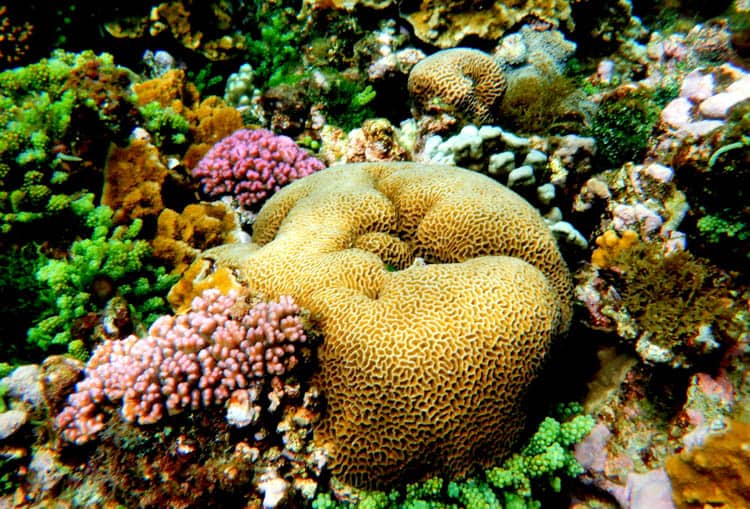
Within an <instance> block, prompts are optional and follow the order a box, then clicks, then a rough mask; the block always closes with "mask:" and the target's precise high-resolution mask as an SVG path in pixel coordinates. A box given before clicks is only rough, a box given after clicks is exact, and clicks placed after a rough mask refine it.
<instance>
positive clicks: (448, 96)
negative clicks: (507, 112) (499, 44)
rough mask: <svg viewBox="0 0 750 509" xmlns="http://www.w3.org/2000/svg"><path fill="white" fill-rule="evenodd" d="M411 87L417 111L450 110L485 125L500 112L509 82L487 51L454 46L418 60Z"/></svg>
mask: <svg viewBox="0 0 750 509" xmlns="http://www.w3.org/2000/svg"><path fill="white" fill-rule="evenodd" d="M408 87H409V94H410V95H411V97H412V100H413V101H414V106H415V107H416V109H417V112H418V113H422V114H424V113H430V112H432V113H435V112H441V111H445V110H447V112H448V113H451V114H454V115H455V114H459V115H465V116H466V117H468V118H467V120H470V121H475V122H479V123H480V124H486V123H490V122H492V121H493V120H495V119H496V117H497V114H498V113H499V108H500V101H501V99H502V97H503V93H504V92H505V88H506V81H505V76H504V74H503V69H502V67H501V66H500V64H499V63H498V62H497V61H496V60H495V59H494V58H492V57H491V56H490V55H488V54H487V53H484V52H483V51H479V50H476V49H469V48H452V49H447V50H442V51H438V52H437V53H434V54H432V55H430V56H429V57H427V58H425V59H424V60H422V61H420V62H419V63H417V65H415V66H414V67H413V68H412V70H411V72H410V73H409V82H408Z"/></svg>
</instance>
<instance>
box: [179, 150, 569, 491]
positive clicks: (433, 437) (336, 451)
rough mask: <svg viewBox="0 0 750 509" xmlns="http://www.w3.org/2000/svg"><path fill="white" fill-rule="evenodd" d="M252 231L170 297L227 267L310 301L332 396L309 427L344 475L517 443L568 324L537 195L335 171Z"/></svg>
mask: <svg viewBox="0 0 750 509" xmlns="http://www.w3.org/2000/svg"><path fill="white" fill-rule="evenodd" d="M253 241H254V242H253V243H246V244H230V245H225V246H220V247H217V248H213V249H210V250H207V251H206V252H204V253H203V255H202V258H200V259H199V260H198V261H196V262H195V263H194V264H193V265H192V266H191V267H190V268H189V269H188V270H187V272H186V273H185V275H184V276H183V279H182V281H181V282H180V283H178V284H177V285H175V287H173V289H172V292H171V293H170V300H171V301H172V303H173V305H175V306H177V307H184V305H186V304H187V303H188V302H189V299H190V298H191V296H192V295H193V292H194V291H195V288H198V287H204V286H205V285H206V283H207V282H210V281H211V278H212V277H213V275H212V274H222V273H223V274H226V271H227V270H229V271H230V272H233V273H234V274H236V275H237V278H238V279H239V281H240V282H241V283H242V284H243V285H244V286H245V287H247V288H249V290H250V291H251V292H255V293H258V294H262V295H263V296H264V297H265V298H276V297H277V296H279V295H291V296H292V297H293V298H294V299H295V301H296V302H297V303H298V304H299V305H300V306H302V307H304V308H306V309H309V310H310V311H311V313H312V316H313V317H314V318H315V319H316V320H317V321H318V323H319V326H320V330H321V332H322V334H323V337H324V342H323V344H322V346H321V347H320V349H319V361H320V372H319V374H318V375H317V380H316V381H317V383H318V384H319V385H320V387H321V388H322V389H323V391H324V394H325V396H326V399H327V414H326V416H325V417H324V418H323V419H322V421H321V423H320V425H319V426H318V428H317V429H316V430H315V432H316V435H315V436H316V441H318V443H320V444H326V446H327V447H328V448H329V450H330V452H331V455H332V468H333V471H334V473H335V474H336V475H337V476H338V477H339V478H341V479H343V480H345V481H347V482H350V483H353V484H356V485H360V486H378V485H384V484H387V483H389V482H390V481H393V480H395V479H397V478H398V477H400V476H402V475H404V473H405V472H409V471H411V470H418V469H419V470H426V471H432V472H439V473H445V474H449V475H455V474H461V473H464V472H467V471H468V470H469V469H470V468H471V467H472V466H473V465H475V464H476V463H480V464H484V465H489V464H491V463H492V462H493V461H494V460H495V459H496V458H497V457H498V456H503V455H507V454H508V453H509V452H511V450H512V447H513V445H514V443H515V442H516V440H517V438H518V437H519V434H520V432H521V430H522V429H523V426H524V411H523V407H524V405H525V401H524V396H525V395H526V392H527V388H528V386H529V384H530V383H531V382H532V381H533V380H534V379H535V377H536V375H537V374H538V372H539V369H540V368H541V366H542V363H543V360H544V357H545V355H546V353H547V351H548V348H549V346H550V343H551V341H552V340H553V338H554V337H555V336H556V335H558V334H560V333H563V332H564V331H566V330H567V328H568V326H569V323H570V318H571V281H570V274H569V272H568V269H567V267H566V265H565V263H564V261H563V260H562V258H561V256H560V253H559V251H558V249H557V246H556V244H555V241H554V239H553V237H552V236H551V234H550V232H549V229H548V228H547V226H546V225H545V223H544V221H543V220H542V218H541V217H540V216H539V214H538V213H537V211H536V210H535V209H534V208H532V207H531V205H529V204H528V203H527V202H525V201H524V200H523V199H522V198H521V197H519V196H518V195H516V194H515V193H513V192H512V191H510V190H508V189H507V188H505V187H503V186H502V185H500V184H498V183H496V182H495V181H493V180H491V179H489V178H487V177H485V176H482V175H480V174H477V173H474V172H471V171H468V170H464V169H460V168H454V167H450V166H437V165H422V164H416V163H382V164H381V163H361V164H347V165H336V166H334V167H331V168H329V169H326V170H322V171H320V172H318V173H315V174H312V175H310V176H308V177H305V178H304V179H301V180H299V181H297V182H294V183H292V184H290V185H289V186H287V187H286V188H284V189H283V190H282V191H280V192H279V193H277V194H276V195H274V197H272V198H271V199H270V200H269V201H268V202H267V203H266V205H265V206H264V207H263V209H261V211H260V213H259V215H258V218H257V221H256V223H255V230H254V235H253ZM407 255H408V256H407ZM394 269H396V270H394Z"/></svg>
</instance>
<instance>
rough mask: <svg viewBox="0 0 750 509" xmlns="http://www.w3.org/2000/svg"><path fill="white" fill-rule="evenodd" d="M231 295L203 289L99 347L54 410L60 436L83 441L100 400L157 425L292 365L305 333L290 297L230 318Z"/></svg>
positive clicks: (98, 423)
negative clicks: (146, 325)
mask: <svg viewBox="0 0 750 509" xmlns="http://www.w3.org/2000/svg"><path fill="white" fill-rule="evenodd" d="M236 304H237V296H236V294H230V295H221V293H220V292H219V291H218V290H206V291H205V292H204V293H203V295H202V296H200V297H196V298H195V299H193V302H192V304H191V309H190V311H189V312H188V313H186V314H184V315H179V316H176V317H175V316H162V317H161V318H159V319H157V320H156V321H155V322H154V324H153V325H152V326H151V328H150V329H149V334H148V336H146V337H144V338H138V337H136V336H129V337H127V338H125V339H122V340H114V341H106V342H105V343H103V344H102V345H101V346H99V347H97V348H96V349H95V350H94V352H93V354H92V356H91V359H90V360H89V362H88V364H87V365H86V378H84V380H83V381H81V382H79V383H78V384H77V385H76V391H75V393H73V394H72V395H71V396H70V398H69V399H68V406H66V407H65V409H63V411H62V412H61V413H60V415H58V416H57V419H56V424H57V427H58V428H59V429H60V430H61V434H62V436H63V438H65V439H66V440H68V441H70V442H74V443H77V444H83V443H85V442H88V441H89V440H91V439H92V438H93V437H94V436H95V435H96V433H98V432H99V431H101V429H102V428H103V427H104V415H103V413H101V411H100V409H99V408H98V407H99V406H101V405H103V404H105V403H117V402H120V401H121V402H122V407H121V409H120V415H121V416H122V418H123V419H125V420H126V421H128V422H137V423H138V424H154V423H156V422H158V421H159V420H161V419H162V417H164V416H165V415H175V414H178V413H180V412H182V411H184V410H185V409H188V408H190V409H193V410H195V409H198V408H202V407H210V406H212V405H217V406H220V405H222V404H223V403H224V402H226V401H227V400H228V399H229V398H234V397H236V398H239V399H242V398H243V396H240V395H237V396H235V393H236V392H238V391H247V390H248V389H249V388H250V387H251V386H252V385H254V384H257V383H263V380H264V378H266V377H269V376H272V375H282V374H284V373H285V372H286V371H287V370H288V369H291V368H293V367H294V366H295V365H296V364H297V362H298V361H297V358H296V357H295V356H294V354H295V344H298V343H303V342H304V341H305V340H306V336H305V333H304V331H303V330H302V324H301V322H300V319H299V308H298V307H297V306H296V305H295V304H294V302H293V300H292V299H291V298H290V297H282V298H281V299H279V301H278V302H262V303H259V304H256V305H255V306H254V307H253V308H252V309H250V311H248V312H247V313H246V314H245V315H244V316H240V317H233V316H232V309H233V307H234V306H235V305H236Z"/></svg>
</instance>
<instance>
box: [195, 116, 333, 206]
mask: <svg viewBox="0 0 750 509" xmlns="http://www.w3.org/2000/svg"><path fill="white" fill-rule="evenodd" d="M323 168H324V164H323V163H322V162H320V161H319V160H317V159H315V158H314V157H312V156H309V155H308V154H307V152H305V151H304V150H302V149H301V148H299V147H298V146H297V145H296V144H295V143H294V141H292V139H291V138H289V137H287V136H278V135H275V134H273V133H272V132H271V131H268V130H266V129H255V130H248V129H240V130H239V131H236V132H234V133H232V134H231V135H230V136H228V137H226V138H224V139H223V140H221V141H220V142H219V143H217V144H216V145H214V146H213V148H211V150H209V151H208V154H206V155H205V157H203V159H201V161H200V162H199V163H198V166H197V167H196V168H195V169H193V176H195V177H197V178H199V179H200V181H201V184H202V185H203V191H204V192H205V193H206V194H207V195H208V196H222V195H230V196H233V197H234V198H236V199H237V201H238V202H239V203H240V205H243V206H246V207H249V206H252V205H254V204H256V203H259V202H260V201H262V200H264V199H266V198H267V197H268V196H269V195H270V194H272V193H273V192H274V191H278V190H279V189H280V188H281V187H282V186H284V185H286V184H288V183H289V182H291V181H293V180H296V179H298V178H301V177H304V176H305V175H309V174H310V173H312V172H314V171H317V170H321V169H323Z"/></svg>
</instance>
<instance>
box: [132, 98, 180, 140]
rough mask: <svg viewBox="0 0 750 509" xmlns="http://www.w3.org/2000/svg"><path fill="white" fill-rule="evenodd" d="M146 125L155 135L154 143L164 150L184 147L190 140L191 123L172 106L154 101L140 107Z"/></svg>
mask: <svg viewBox="0 0 750 509" xmlns="http://www.w3.org/2000/svg"><path fill="white" fill-rule="evenodd" d="M139 110H140V112H141V115H143V119H144V127H145V128H146V130H147V131H148V132H149V133H151V135H152V136H153V137H154V144H155V145H156V146H157V147H159V148H160V149H161V150H162V151H175V150H177V149H179V148H183V147H184V146H185V144H186V143H187V141H188V134H189V133H190V124H189V122H188V121H187V119H186V118H185V117H183V116H182V115H180V114H179V113H177V112H176V111H174V109H173V108H172V107H171V106H167V107H164V106H162V105H161V104H159V102H158V101H154V102H151V103H148V104H146V105H145V106H141V107H140V108H139Z"/></svg>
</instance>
